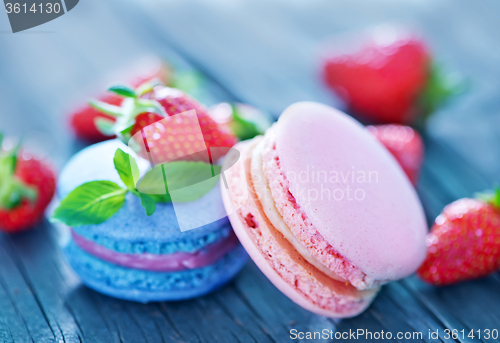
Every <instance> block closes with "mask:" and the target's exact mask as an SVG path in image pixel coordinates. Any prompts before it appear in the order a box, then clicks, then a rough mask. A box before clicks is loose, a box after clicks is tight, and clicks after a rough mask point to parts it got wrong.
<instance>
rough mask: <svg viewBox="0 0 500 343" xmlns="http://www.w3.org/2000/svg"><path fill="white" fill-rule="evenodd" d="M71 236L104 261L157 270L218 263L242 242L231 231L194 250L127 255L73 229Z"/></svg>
mask: <svg viewBox="0 0 500 343" xmlns="http://www.w3.org/2000/svg"><path fill="white" fill-rule="evenodd" d="M71 235H72V237H73V241H74V242H75V244H76V245H77V246H78V247H80V248H81V249H82V250H84V251H86V252H87V253H89V254H91V255H93V256H95V257H98V258H100V259H102V260H104V261H107V262H111V263H114V264H116V265H119V266H123V267H127V268H134V269H141V270H149V271H157V272H173V271H181V270H187V269H195V268H202V267H205V266H208V265H210V264H212V263H215V262H217V261H218V260H219V259H220V258H222V257H223V256H224V255H226V254H227V253H228V252H229V251H231V250H232V249H233V248H234V247H236V245H237V244H238V239H237V238H236V236H235V235H234V233H233V232H232V231H231V232H230V234H229V235H228V236H227V237H226V238H223V239H221V240H218V241H216V242H214V243H211V244H208V245H206V246H205V247H203V248H201V249H199V250H197V251H195V252H192V253H189V252H181V251H179V252H174V253H171V254H151V253H141V254H125V253H120V252H117V251H114V250H111V249H109V248H106V247H104V246H102V245H99V244H97V243H95V242H93V241H91V240H89V239H87V238H85V237H83V236H82V235H79V234H78V233H76V232H75V231H74V230H73V229H72V230H71Z"/></svg>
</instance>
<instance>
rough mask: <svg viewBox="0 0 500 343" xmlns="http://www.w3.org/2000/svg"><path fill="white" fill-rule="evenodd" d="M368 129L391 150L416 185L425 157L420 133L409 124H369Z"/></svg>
mask: <svg viewBox="0 0 500 343" xmlns="http://www.w3.org/2000/svg"><path fill="white" fill-rule="evenodd" d="M367 129H368V130H369V131H370V132H371V133H372V134H373V135H375V137H376V138H377V139H378V140H379V141H380V142H381V143H382V144H383V145H384V146H385V147H386V148H387V149H388V150H389V151H390V152H391V154H392V155H393V156H394V157H395V158H396V160H397V161H398V162H399V164H400V165H401V167H402V168H403V170H404V172H405V173H406V175H407V176H408V178H409V179H410V181H411V182H412V183H413V185H416V184H417V182H418V176H419V174H420V167H421V166H422V162H423V159H424V143H423V141H422V137H420V135H419V133H418V132H417V131H415V130H413V129H412V128H411V127H409V126H402V125H395V124H394V125H378V126H368V127H367Z"/></svg>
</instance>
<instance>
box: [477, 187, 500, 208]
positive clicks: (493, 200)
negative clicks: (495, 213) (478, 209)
mask: <svg viewBox="0 0 500 343" xmlns="http://www.w3.org/2000/svg"><path fill="white" fill-rule="evenodd" d="M476 198H477V199H479V200H481V201H483V202H485V203H488V204H490V205H493V206H495V207H498V208H499V209H500V187H495V189H494V190H493V191H486V192H483V193H477V194H476Z"/></svg>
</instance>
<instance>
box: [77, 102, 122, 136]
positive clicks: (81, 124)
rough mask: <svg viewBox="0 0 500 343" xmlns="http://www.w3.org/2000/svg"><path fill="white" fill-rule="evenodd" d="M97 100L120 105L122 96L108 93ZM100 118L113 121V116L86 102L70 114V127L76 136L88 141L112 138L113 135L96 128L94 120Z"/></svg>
mask: <svg viewBox="0 0 500 343" xmlns="http://www.w3.org/2000/svg"><path fill="white" fill-rule="evenodd" d="M99 101H102V102H103V103H106V104H109V105H115V106H120V105H121V104H122V101H123V98H122V97H120V96H118V95H116V94H115V93H108V94H105V95H103V96H101V97H100V98H99ZM101 119H103V120H109V121H114V117H112V116H110V115H107V114H105V113H102V112H101V111H98V110H96V109H95V108H93V107H92V106H90V105H88V104H87V105H84V106H82V107H80V108H79V109H78V110H76V111H75V112H74V113H73V114H72V115H71V127H72V128H73V131H74V132H75V134H76V136H77V137H78V138H80V139H82V140H84V141H87V142H89V143H97V142H101V141H104V140H107V139H111V138H113V137H114V135H107V134H103V133H102V132H101V131H99V129H98V128H97V126H96V124H95V122H96V121H97V120H101Z"/></svg>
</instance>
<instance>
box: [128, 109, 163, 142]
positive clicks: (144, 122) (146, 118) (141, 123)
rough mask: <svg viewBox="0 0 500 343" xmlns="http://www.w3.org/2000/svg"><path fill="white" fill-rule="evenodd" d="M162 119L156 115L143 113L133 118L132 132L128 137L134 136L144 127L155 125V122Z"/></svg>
mask: <svg viewBox="0 0 500 343" xmlns="http://www.w3.org/2000/svg"><path fill="white" fill-rule="evenodd" d="M163 118H164V117H162V116H160V115H159V114H156V113H151V112H144V113H141V114H139V115H137V117H135V124H134V126H133V127H132V131H130V135H131V136H134V135H135V134H136V133H137V132H140V131H141V130H142V129H143V128H145V127H146V126H149V125H151V124H154V123H156V122H157V121H160V120H162V119H163Z"/></svg>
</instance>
